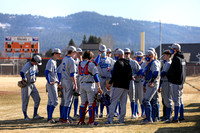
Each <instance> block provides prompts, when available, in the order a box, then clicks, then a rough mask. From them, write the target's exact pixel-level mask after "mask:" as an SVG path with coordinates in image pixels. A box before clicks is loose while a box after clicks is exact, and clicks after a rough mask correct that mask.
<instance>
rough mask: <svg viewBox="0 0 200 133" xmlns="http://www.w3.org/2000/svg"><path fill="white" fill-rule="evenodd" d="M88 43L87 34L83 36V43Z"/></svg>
mask: <svg viewBox="0 0 200 133" xmlns="http://www.w3.org/2000/svg"><path fill="white" fill-rule="evenodd" d="M86 43H87V38H86V35H84V36H83V40H82V44H86Z"/></svg>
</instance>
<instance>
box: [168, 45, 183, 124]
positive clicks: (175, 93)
mask: <svg viewBox="0 0 200 133" xmlns="http://www.w3.org/2000/svg"><path fill="white" fill-rule="evenodd" d="M170 48H171V49H170V51H171V53H172V54H173V59H172V63H171V66H170V68H169V71H168V72H167V78H168V81H169V82H170V83H171V84H170V86H171V90H170V91H171V94H172V98H173V101H174V110H175V111H174V112H175V113H174V118H173V120H172V121H170V122H179V121H182V120H184V105H183V100H182V94H183V84H184V82H185V77H186V70H185V69H186V61H185V58H184V56H183V54H182V53H181V46H180V45H179V44H178V43H174V44H173V45H172V46H171V47H170ZM179 112H180V117H179V118H178V114H179Z"/></svg>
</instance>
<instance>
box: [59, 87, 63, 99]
mask: <svg viewBox="0 0 200 133" xmlns="http://www.w3.org/2000/svg"><path fill="white" fill-rule="evenodd" d="M58 97H60V98H61V97H63V92H62V89H59V87H58Z"/></svg>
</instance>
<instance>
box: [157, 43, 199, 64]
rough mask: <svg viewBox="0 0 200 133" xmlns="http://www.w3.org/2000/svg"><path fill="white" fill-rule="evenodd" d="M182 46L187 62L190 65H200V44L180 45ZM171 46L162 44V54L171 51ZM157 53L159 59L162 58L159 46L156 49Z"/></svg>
mask: <svg viewBox="0 0 200 133" xmlns="http://www.w3.org/2000/svg"><path fill="white" fill-rule="evenodd" d="M179 44H180V45H181V51H182V53H183V54H184V56H185V58H186V61H187V62H188V63H198V62H199V58H198V57H197V56H198V54H200V43H179ZM170 46H172V44H162V45H161V47H162V52H163V51H164V50H167V49H170ZM155 50H156V52H157V54H158V58H160V57H159V56H160V46H158V47H157V48H156V49H155Z"/></svg>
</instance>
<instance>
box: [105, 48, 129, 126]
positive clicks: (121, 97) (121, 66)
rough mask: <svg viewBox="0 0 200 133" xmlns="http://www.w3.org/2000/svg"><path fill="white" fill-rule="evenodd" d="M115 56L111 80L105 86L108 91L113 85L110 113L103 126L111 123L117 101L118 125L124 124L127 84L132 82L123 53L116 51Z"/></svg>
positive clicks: (119, 50)
mask: <svg viewBox="0 0 200 133" xmlns="http://www.w3.org/2000/svg"><path fill="white" fill-rule="evenodd" d="M115 55H116V57H117V58H118V59H117V61H116V63H115V65H114V68H113V73H112V77H111V80H110V81H109V84H108V85H107V86H106V87H107V89H108V90H110V87H111V86H112V85H113V87H112V90H111V104H110V106H109V111H110V113H109V116H108V121H107V122H105V124H112V123H113V117H114V110H115V107H116V105H117V103H118V102H119V101H120V105H121V114H120V117H119V123H124V117H125V115H126V103H127V94H128V91H129V83H130V81H131V80H132V69H131V66H130V64H129V60H127V59H124V51H123V50H121V49H118V50H117V51H116V52H115Z"/></svg>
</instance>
